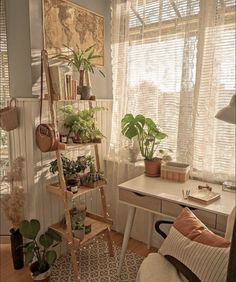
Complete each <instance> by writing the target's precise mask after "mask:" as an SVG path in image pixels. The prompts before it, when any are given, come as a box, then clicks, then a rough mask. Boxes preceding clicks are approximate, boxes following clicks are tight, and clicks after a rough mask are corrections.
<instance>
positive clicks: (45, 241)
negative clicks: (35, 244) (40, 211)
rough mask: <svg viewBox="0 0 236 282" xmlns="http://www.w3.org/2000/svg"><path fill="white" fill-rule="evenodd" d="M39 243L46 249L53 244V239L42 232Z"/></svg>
mask: <svg viewBox="0 0 236 282" xmlns="http://www.w3.org/2000/svg"><path fill="white" fill-rule="evenodd" d="M39 243H40V244H41V245H42V246H43V247H44V248H45V249H48V248H49V247H50V246H51V245H52V244H53V239H52V238H51V236H49V235H48V234H47V233H45V234H42V235H41V236H40V237H39Z"/></svg>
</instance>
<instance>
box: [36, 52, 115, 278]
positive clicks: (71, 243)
mask: <svg viewBox="0 0 236 282" xmlns="http://www.w3.org/2000/svg"><path fill="white" fill-rule="evenodd" d="M41 56H42V63H43V66H44V71H45V77H46V82H47V89H48V102H49V109H50V115H51V120H52V124H53V125H54V128H55V132H56V133H57V124H56V121H55V112H54V107H53V88H52V84H51V77H50V72H49V65H48V55H47V51H46V50H42V53H41ZM89 107H92V104H91V102H90V103H89ZM57 134H58V133H57ZM62 145H64V144H62ZM81 146H94V153H95V161H96V167H97V170H100V161H99V154H98V144H97V143H88V144H72V145H65V146H59V147H60V149H62V148H63V150H71V149H74V148H78V147H81ZM60 149H58V150H56V158H57V164H58V176H59V184H57V185H47V190H48V192H50V193H53V194H56V195H58V196H59V197H60V198H61V199H62V200H63V203H64V214H65V220H66V228H65V229H63V228H62V227H61V226H60V224H58V223H57V224H53V225H52V226H50V228H51V229H53V230H55V231H56V232H57V233H58V234H59V235H61V236H62V238H64V239H65V240H66V241H67V243H68V247H69V250H70V254H71V261H72V265H73V270H74V276H75V281H76V282H79V281H80V273H79V265H78V263H77V257H76V249H77V248H78V247H80V246H81V245H82V244H84V243H86V242H88V241H89V240H91V239H93V238H94V237H95V236H97V235H100V234H104V235H105V237H106V239H107V243H108V249H109V254H110V256H113V255H114V254H113V247H112V241H111V234H110V226H111V225H112V220H111V219H110V218H109V216H108V212H107V205H106V197H105V193H104V185H105V184H106V183H101V185H98V186H97V187H94V188H88V187H83V186H82V187H80V188H79V191H78V192H77V193H76V194H73V193H72V192H70V191H67V187H66V183H65V178H64V174H63V164H62V159H61V153H60ZM92 189H99V191H100V196H101V202H102V211H103V215H102V216H99V215H95V214H91V213H87V214H86V219H85V224H91V232H90V233H89V234H87V235H85V238H84V239H83V240H82V241H81V240H80V239H77V238H75V237H74V236H73V232H72V226H71V215H70V210H69V203H70V202H71V201H73V200H75V198H77V197H79V196H81V195H84V194H86V193H88V192H90V191H91V190H92Z"/></svg>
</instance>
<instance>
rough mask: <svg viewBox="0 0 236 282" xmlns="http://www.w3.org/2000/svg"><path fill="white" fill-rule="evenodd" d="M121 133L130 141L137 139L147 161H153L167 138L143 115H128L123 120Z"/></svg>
mask: <svg viewBox="0 0 236 282" xmlns="http://www.w3.org/2000/svg"><path fill="white" fill-rule="evenodd" d="M121 132H122V134H123V135H124V136H126V137H127V138H129V139H132V138H135V137H137V139H138V143H139V148H140V152H141V154H142V156H143V157H144V158H145V160H152V159H153V158H154V154H155V152H156V150H157V147H158V145H159V144H160V142H161V140H163V139H164V138H166V137H167V135H166V134H165V133H163V132H162V131H161V130H160V128H159V127H158V125H157V124H156V123H155V122H154V121H153V120H152V119H151V118H146V117H144V116H143V115H137V116H135V117H134V116H133V115H132V114H126V115H125V116H124V117H123V119H122V120H121Z"/></svg>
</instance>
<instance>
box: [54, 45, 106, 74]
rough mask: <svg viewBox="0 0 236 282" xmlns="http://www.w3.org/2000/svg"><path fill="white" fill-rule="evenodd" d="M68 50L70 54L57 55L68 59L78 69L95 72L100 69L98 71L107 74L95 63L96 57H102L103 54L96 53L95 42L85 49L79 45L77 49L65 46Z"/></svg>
mask: <svg viewBox="0 0 236 282" xmlns="http://www.w3.org/2000/svg"><path fill="white" fill-rule="evenodd" d="M65 47H66V48H67V49H68V51H69V52H70V55H64V54H59V55H57V56H56V57H58V58H60V59H62V60H64V61H67V62H68V65H69V66H70V65H73V66H75V68H76V69H77V70H78V71H81V70H82V71H87V72H91V73H94V71H95V70H98V72H99V73H100V74H101V75H102V76H103V77H105V74H104V73H103V72H102V71H101V70H100V69H98V67H97V66H96V65H95V64H94V63H93V62H94V59H97V58H101V57H102V56H100V55H97V54H95V50H94V47H95V44H94V45H92V46H90V47H88V48H87V49H85V50H82V49H81V48H79V46H78V45H77V46H76V48H75V49H72V48H70V47H68V46H65Z"/></svg>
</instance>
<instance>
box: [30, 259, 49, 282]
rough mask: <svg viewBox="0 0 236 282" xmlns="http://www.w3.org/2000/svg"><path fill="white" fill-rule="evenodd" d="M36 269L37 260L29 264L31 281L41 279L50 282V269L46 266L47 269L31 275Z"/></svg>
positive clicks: (42, 281) (43, 281)
mask: <svg viewBox="0 0 236 282" xmlns="http://www.w3.org/2000/svg"><path fill="white" fill-rule="evenodd" d="M37 269H38V262H37V261H36V262H34V263H32V264H31V266H30V270H31V278H32V280H33V281H41V282H50V274H51V269H50V267H49V266H48V269H47V270H46V271H45V272H43V273H40V274H38V275H33V273H34V272H35V271H36V270H37Z"/></svg>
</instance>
